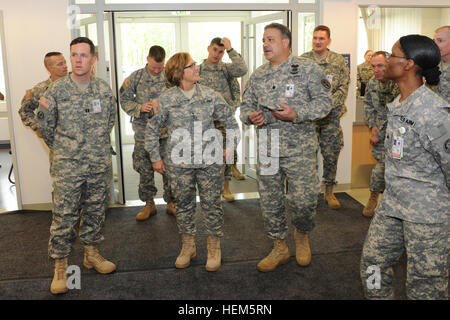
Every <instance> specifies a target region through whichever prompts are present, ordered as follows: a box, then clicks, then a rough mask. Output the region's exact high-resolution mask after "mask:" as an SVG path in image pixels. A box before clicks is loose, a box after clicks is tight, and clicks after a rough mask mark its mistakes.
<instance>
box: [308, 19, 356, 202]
mask: <svg viewBox="0 0 450 320" xmlns="http://www.w3.org/2000/svg"><path fill="white" fill-rule="evenodd" d="M330 43H331V38H330V29H329V28H328V27H326V26H317V27H316V28H315V29H314V33H313V50H312V51H310V52H307V53H305V54H303V55H302V57H305V58H308V59H311V60H312V61H314V62H315V63H317V64H318V65H319V66H320V67H321V68H322V70H323V71H324V73H325V75H326V77H327V80H328V82H330V83H331V93H332V97H333V109H332V110H331V112H330V114H329V115H328V116H327V117H326V118H324V119H321V120H319V121H316V129H317V134H318V138H319V145H320V151H321V153H322V157H323V180H322V182H323V183H324V184H325V200H326V201H327V203H328V206H329V207H330V208H332V209H339V208H340V207H341V204H340V203H339V201H338V200H337V199H336V197H335V196H334V193H333V188H334V185H335V184H336V183H337V182H336V170H337V163H338V159H339V153H340V152H341V149H342V147H343V146H344V136H343V133H342V128H341V125H340V118H341V117H342V115H343V114H344V113H345V112H346V111H347V108H346V107H345V99H346V98H347V93H348V85H349V83H350V77H349V71H348V67H347V65H346V63H345V60H344V58H343V57H342V56H341V55H340V54H338V53H336V52H333V51H331V50H329V49H328V45H329V44H330Z"/></svg>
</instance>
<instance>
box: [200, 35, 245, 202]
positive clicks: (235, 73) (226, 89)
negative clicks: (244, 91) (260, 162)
mask: <svg viewBox="0 0 450 320" xmlns="http://www.w3.org/2000/svg"><path fill="white" fill-rule="evenodd" d="M225 50H226V51H227V53H228V56H229V57H230V59H231V61H232V62H231V63H224V62H222V57H223V55H224V53H225ZM246 73H247V65H246V64H245V60H244V59H243V58H242V57H241V55H240V54H239V53H238V52H237V51H236V50H234V49H233V47H232V46H231V42H230V40H229V39H228V38H225V37H224V38H222V39H221V38H214V39H212V40H211V43H210V45H209V46H208V58H207V59H206V60H205V61H203V63H202V64H201V65H200V82H199V83H200V84H203V85H205V86H208V87H210V88H212V89H213V90H215V91H216V92H218V93H220V94H221V95H222V96H223V98H224V99H225V101H226V102H227V103H228V105H229V106H230V107H232V108H233V114H234V113H235V112H236V108H237V107H239V104H240V102H241V91H240V86H239V82H238V81H237V79H236V78H238V77H242V76H243V75H245V74H246ZM214 124H215V126H216V129H218V130H220V131H221V132H222V135H223V138H224V143H225V142H226V136H227V135H226V131H225V128H224V126H223V125H222V124H221V123H220V122H219V121H218V120H217V119H215V120H214ZM236 162H237V153H236V152H235V153H234V163H233V164H232V165H231V164H226V165H225V182H224V190H223V193H222V196H223V197H224V199H225V200H226V201H228V202H230V201H233V200H234V195H233V193H232V192H231V190H230V180H231V176H232V175H233V176H234V177H235V178H236V179H238V180H244V179H245V177H244V175H243V174H242V173H241V172H239V170H238V168H237V167H236Z"/></svg>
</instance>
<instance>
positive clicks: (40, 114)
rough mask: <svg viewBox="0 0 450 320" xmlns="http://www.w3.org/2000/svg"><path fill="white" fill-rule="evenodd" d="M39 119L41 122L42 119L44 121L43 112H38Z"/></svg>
mask: <svg viewBox="0 0 450 320" xmlns="http://www.w3.org/2000/svg"><path fill="white" fill-rule="evenodd" d="M37 117H38V119H39V120H42V119H44V112H42V111H38V113H37Z"/></svg>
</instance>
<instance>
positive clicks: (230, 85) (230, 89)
mask: <svg viewBox="0 0 450 320" xmlns="http://www.w3.org/2000/svg"><path fill="white" fill-rule="evenodd" d="M228 55H229V57H230V59H231V61H232V62H231V63H224V62H219V63H218V64H215V65H211V64H206V62H205V61H204V62H203V63H202V64H201V65H200V78H201V79H200V81H199V83H200V84H203V85H205V86H207V87H210V88H211V89H213V90H215V91H217V92H219V93H220V94H221V95H222V96H223V98H224V99H225V101H226V102H227V103H228V105H230V106H231V107H232V108H233V109H236V107H238V106H239V104H240V102H241V92H240V86H239V82H238V81H237V79H236V78H238V77H242V76H244V75H245V74H246V73H247V65H246V64H245V60H244V59H243V58H242V57H241V55H240V54H239V53H237V52H236V51H235V50H232V51H230V52H229V53H228Z"/></svg>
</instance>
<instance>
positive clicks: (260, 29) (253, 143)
mask: <svg viewBox="0 0 450 320" xmlns="http://www.w3.org/2000/svg"><path fill="white" fill-rule="evenodd" d="M289 14H290V11H252V12H251V17H250V19H248V20H247V21H245V38H244V40H245V44H244V46H245V59H246V62H247V66H248V76H247V77H246V78H244V83H246V82H247V81H248V78H249V77H250V75H251V74H252V73H253V71H255V70H256V69H257V68H258V67H259V66H261V65H262V64H264V63H266V62H267V60H266V58H265V57H264V52H263V48H262V38H263V34H264V27H265V26H266V25H268V24H270V23H272V22H277V23H281V24H284V25H287V21H288V17H289ZM244 87H245V84H244ZM239 111H240V109H238V112H239ZM238 112H237V113H238ZM242 126H243V128H242V132H243V135H242V143H241V144H242V146H241V152H242V154H243V159H242V160H243V161H242V163H243V165H244V172H245V174H246V175H248V176H250V177H252V178H253V179H256V164H257V154H258V153H257V152H258V146H257V139H256V130H255V127H254V126H247V125H245V124H242Z"/></svg>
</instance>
